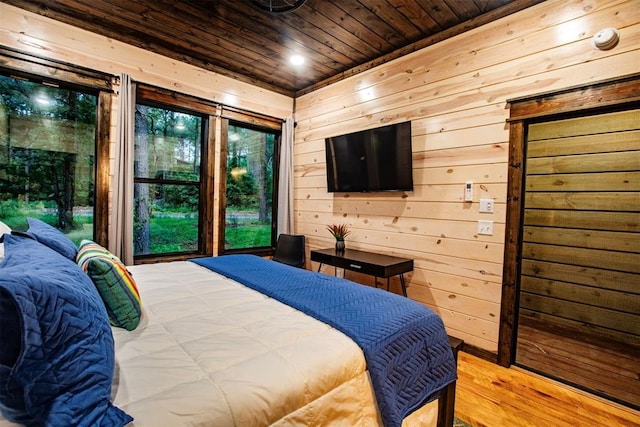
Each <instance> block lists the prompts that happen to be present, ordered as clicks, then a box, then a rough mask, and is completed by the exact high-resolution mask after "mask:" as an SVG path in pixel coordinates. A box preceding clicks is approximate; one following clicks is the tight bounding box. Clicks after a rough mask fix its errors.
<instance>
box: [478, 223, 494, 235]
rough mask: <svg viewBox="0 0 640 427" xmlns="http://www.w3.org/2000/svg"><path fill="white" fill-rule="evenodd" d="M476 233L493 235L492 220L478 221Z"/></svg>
mask: <svg viewBox="0 0 640 427" xmlns="http://www.w3.org/2000/svg"><path fill="white" fill-rule="evenodd" d="M478 234H486V235H488V236H492V235H493V221H478Z"/></svg>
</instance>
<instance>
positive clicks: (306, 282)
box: [192, 255, 456, 427]
mask: <svg viewBox="0 0 640 427" xmlns="http://www.w3.org/2000/svg"><path fill="white" fill-rule="evenodd" d="M192 261H193V262H195V263H197V264H200V265H202V266H205V267H207V268H209V269H210V270H213V271H216V272H218V273H220V274H222V275H224V276H227V277H229V278H231V279H234V280H236V281H238V282H240V283H242V284H244V285H246V286H248V287H250V288H252V289H255V290H257V291H259V292H261V293H263V294H265V295H268V296H270V297H272V298H274V299H277V300H278V301H280V302H283V303H285V304H287V305H289V306H291V307H294V308H296V309H298V310H300V311H302V312H304V313H307V314H308V315H310V316H313V317H315V318H316V319H318V320H320V321H322V322H324V323H326V324H328V325H331V326H332V327H334V328H336V329H338V330H340V331H342V332H343V333H344V334H346V335H348V336H349V337H350V338H351V339H353V340H354V341H355V342H356V343H357V344H358V345H359V346H360V347H361V348H362V350H363V353H364V356H365V359H366V361H367V368H368V369H369V373H370V375H371V380H372V383H373V387H374V390H375V394H376V399H377V401H378V406H379V407H380V413H381V415H382V419H383V422H384V424H385V426H388V427H395V426H397V427H400V425H401V424H402V420H403V418H404V417H406V416H407V415H408V414H410V413H411V412H412V411H414V410H415V409H417V408H418V407H420V406H422V405H423V404H424V403H426V402H428V401H430V400H433V399H434V398H435V397H436V396H437V394H438V393H439V391H440V390H442V389H443V388H444V387H445V386H447V385H448V384H450V383H451V382H453V381H455V379H456V365H455V361H454V358H453V354H452V351H451V347H450V344H449V339H448V337H447V334H446V332H445V329H444V326H443V324H442V320H441V319H440V317H438V315H436V314H435V313H434V312H433V311H431V310H429V309H428V308H427V307H425V306H423V305H422V304H419V303H417V302H415V301H413V300H410V299H408V298H404V297H401V296H399V295H395V294H391V293H389V292H386V291H384V290H382V289H376V288H372V287H368V286H363V285H359V284H356V283H354V282H351V281H349V280H345V279H341V278H337V277H333V276H328V275H325V274H321V273H314V272H312V271H308V270H302V269H298V268H293V267H290V266H288V265H284V264H279V263H276V262H273V261H270V260H266V259H263V258H260V257H257V256H254V255H226V256H221V257H216V258H199V259H194V260H192Z"/></svg>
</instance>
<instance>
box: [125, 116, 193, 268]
mask: <svg viewBox="0 0 640 427" xmlns="http://www.w3.org/2000/svg"><path fill="white" fill-rule="evenodd" d="M205 120H206V117H204V116H202V115H198V114H192V113H186V112H181V111H177V110H176V109H173V108H170V107H157V106H150V105H145V104H138V105H137V106H136V120H135V157H134V218H133V224H134V225H133V228H134V229H133V246H134V256H136V257H137V256H144V255H162V254H179V253H201V252H202V234H201V232H200V229H201V227H200V224H201V219H202V203H201V196H200V195H201V194H202V189H201V185H202V182H203V179H202V170H201V159H202V140H203V129H204V122H205Z"/></svg>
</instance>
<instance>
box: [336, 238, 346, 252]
mask: <svg viewBox="0 0 640 427" xmlns="http://www.w3.org/2000/svg"><path fill="white" fill-rule="evenodd" d="M344 248H345V246H344V240H336V252H344Z"/></svg>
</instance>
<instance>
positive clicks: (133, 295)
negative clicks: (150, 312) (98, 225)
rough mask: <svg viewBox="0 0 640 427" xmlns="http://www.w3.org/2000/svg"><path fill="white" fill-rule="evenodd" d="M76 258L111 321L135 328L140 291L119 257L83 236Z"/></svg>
mask: <svg viewBox="0 0 640 427" xmlns="http://www.w3.org/2000/svg"><path fill="white" fill-rule="evenodd" d="M76 262H77V263H78V265H79V266H80V268H81V269H82V271H84V272H85V273H87V274H88V275H89V277H90V278H91V280H92V281H93V283H94V285H95V286H96V288H97V289H98V293H99V294H100V297H101V298H102V301H103V302H104V305H105V307H106V309H107V314H108V315H109V321H110V322H111V324H112V325H113V326H116V327H119V328H124V329H126V330H128V331H131V330H133V329H135V328H136V327H137V326H138V323H140V315H141V313H142V308H141V303H140V293H139V292H138V288H137V287H136V283H135V281H134V280H133V277H131V273H129V271H128V270H127V268H126V267H125V266H124V264H123V263H122V261H120V259H119V258H118V257H116V256H115V255H113V254H112V253H111V252H109V251H108V250H107V249H105V248H103V247H102V246H100V245H99V244H97V243H95V242H93V241H91V240H83V241H82V242H81V243H80V249H79V250H78V256H77V257H76Z"/></svg>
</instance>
